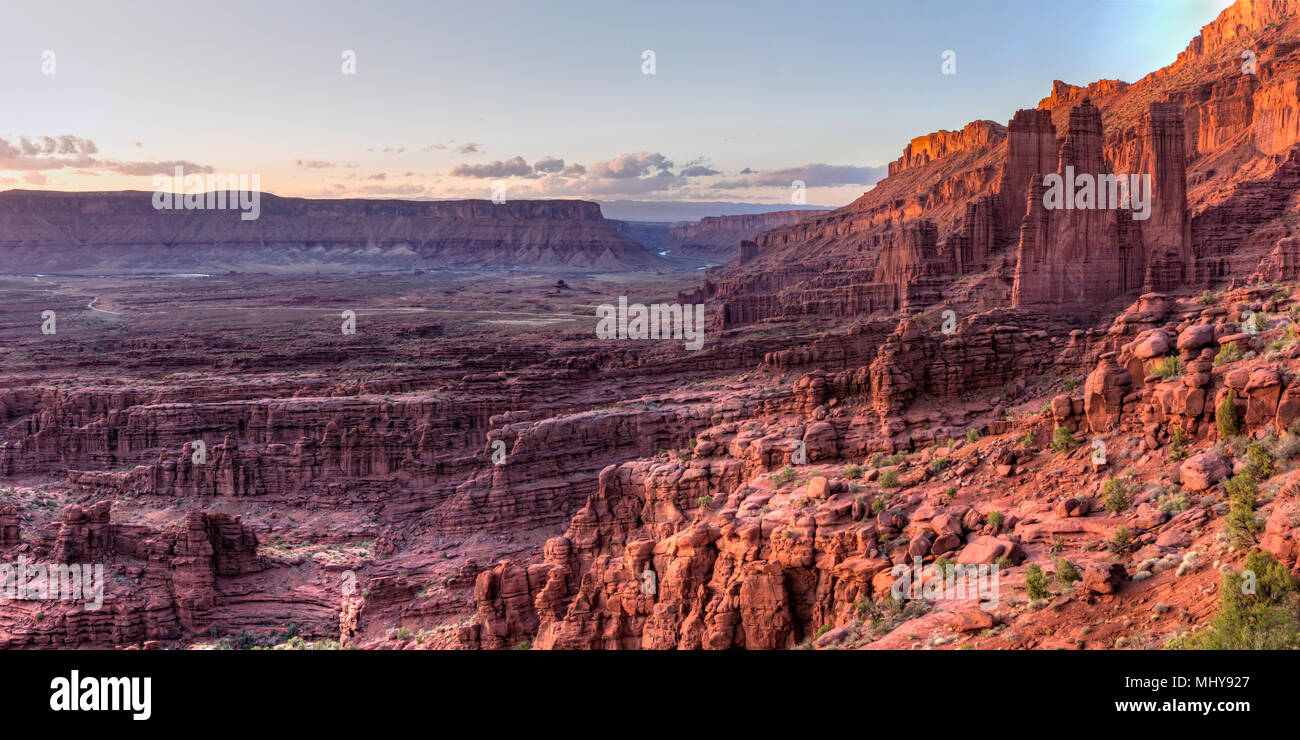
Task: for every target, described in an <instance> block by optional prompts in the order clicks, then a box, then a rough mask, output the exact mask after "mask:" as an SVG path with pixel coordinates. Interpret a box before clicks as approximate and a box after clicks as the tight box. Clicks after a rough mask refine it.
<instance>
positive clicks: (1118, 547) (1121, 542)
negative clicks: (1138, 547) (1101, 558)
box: [1106, 527, 1133, 555]
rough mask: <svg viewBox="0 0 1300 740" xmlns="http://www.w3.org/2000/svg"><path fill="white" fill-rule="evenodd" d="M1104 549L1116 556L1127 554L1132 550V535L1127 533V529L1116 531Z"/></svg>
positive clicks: (1121, 528)
mask: <svg viewBox="0 0 1300 740" xmlns="http://www.w3.org/2000/svg"><path fill="white" fill-rule="evenodd" d="M1106 549H1108V550H1110V551H1111V552H1113V553H1115V554H1116V555H1124V554H1127V553H1128V551H1129V550H1132V549H1133V533H1132V532H1130V531H1129V529H1128V527H1120V528H1119V529H1116V530H1115V535H1114V536H1113V537H1111V538H1110V541H1109V542H1107V543H1106Z"/></svg>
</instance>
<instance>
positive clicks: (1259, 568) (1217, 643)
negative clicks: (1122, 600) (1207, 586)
mask: <svg viewBox="0 0 1300 740" xmlns="http://www.w3.org/2000/svg"><path fill="white" fill-rule="evenodd" d="M1248 573H1250V574H1253V575H1254V583H1253V585H1254V588H1253V589H1252V588H1250V585H1251V579H1249V578H1248V577H1247V574H1248ZM1250 591H1253V592H1254V593H1250ZM1297 592H1300V582H1297V581H1296V579H1295V577H1294V576H1292V575H1291V574H1290V572H1288V571H1287V569H1286V567H1285V566H1283V565H1282V564H1280V563H1278V562H1277V560H1276V559H1274V558H1273V556H1272V555H1269V554H1268V553H1266V552H1260V551H1255V552H1252V553H1251V554H1250V555H1249V556H1247V558H1246V569H1245V571H1243V572H1242V574H1241V575H1235V574H1232V573H1226V574H1224V576H1223V580H1222V582H1220V584H1219V613H1218V614H1216V615H1215V617H1214V619H1213V620H1211V622H1210V624H1209V625H1208V626H1207V627H1206V628H1205V629H1203V630H1201V631H1199V632H1194V633H1192V634H1189V635H1182V636H1180V637H1176V638H1174V639H1173V640H1170V641H1169V643H1168V644H1167V645H1165V649H1167V650H1295V649H1296V648H1298V647H1300V609H1297Z"/></svg>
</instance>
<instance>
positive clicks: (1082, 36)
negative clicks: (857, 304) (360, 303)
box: [0, 0, 1230, 206]
mask: <svg viewBox="0 0 1300 740" xmlns="http://www.w3.org/2000/svg"><path fill="white" fill-rule="evenodd" d="M1229 4H1230V2H1229V1H1228V0H1081V1H1078V2H1057V1H1055V0H1023V1H1021V0H996V1H995V0H906V1H901V2H900V1H899V0H893V1H892V2H876V1H875V0H835V1H825V2H823V1H820V0H804V1H802V2H794V1H793V0H790V1H787V2H768V1H764V0H746V1H744V2H711V1H710V0H688V1H681V2H679V1H677V0H631V1H627V0H592V1H590V2H580V1H577V0H573V1H564V0H553V1H550V2H543V1H542V0H537V1H536V2H527V1H526V0H474V1H472V2H465V1H459V2H438V1H434V0H425V1H424V2H417V1H415V0H411V1H407V2H384V1H383V0H375V1H367V2H357V1H355V0H354V1H352V2H338V1H333V0H326V1H322V2H305V1H303V2H289V1H285V2H276V1H274V0H261V1H253V2H244V1H243V0H226V1H224V2H214V3H204V4H202V5H199V4H192V3H177V2H174V1H169V2H154V1H152V0H134V1H133V2H129V3H126V2H111V3H110V2H102V1H100V0H82V1H78V2H61V1H60V0H40V1H37V0H22V1H21V2H20V1H17V0H0V17H2V18H3V19H4V22H3V24H0V101H3V105H0V111H3V115H0V190H3V189H9V188H28V189H48V190H122V189H136V190H154V189H155V188H156V187H159V186H161V187H169V186H170V185H169V183H168V181H166V180H162V181H159V180H156V179H155V175H160V174H162V175H171V174H173V173H174V171H175V167H176V166H178V165H179V166H181V167H183V168H184V171H185V172H186V173H187V174H195V173H204V172H206V173H219V174H247V175H253V174H255V175H257V176H258V180H259V182H260V186H261V189H262V190H264V191H266V192H271V193H275V194H278V195H285V196H304V197H396V198H488V197H491V196H492V195H493V188H494V187H502V188H504V193H503V194H504V195H506V196H507V197H510V198H540V197H560V198H584V199H589V200H614V199H633V200H670V201H691V200H697V201H700V200H708V201H716V200H728V201H743V202H753V203H773V204H780V203H790V202H791V200H792V195H793V193H794V191H793V189H792V188H793V184H794V182H795V181H801V182H803V183H804V185H805V186H806V192H805V194H804V197H805V199H806V202H807V203H809V204H819V205H829V206H839V205H843V204H845V203H848V202H850V201H852V200H853V199H854V198H856V197H858V196H860V195H861V194H862V193H863V192H864V191H865V190H866V189H867V188H868V187H869V186H870V185H871V184H872V183H873V182H875V181H876V180H877V179H879V178H880V177H882V176H883V175H884V172H885V168H886V167H887V165H888V163H889V162H890V161H892V160H894V159H896V158H898V156H899V155H900V153H901V151H902V149H903V148H904V147H905V146H906V145H907V142H908V141H909V140H911V139H912V138H913V137H916V136H920V135H923V134H925V133H928V132H931V131H936V130H939V129H960V128H961V127H962V126H964V125H965V124H966V123H967V122H969V121H972V120H975V119H985V118H986V119H991V120H994V121H998V122H1000V123H1006V121H1007V120H1008V119H1009V118H1010V117H1011V115H1012V114H1013V113H1014V112H1015V111H1016V110H1017V109H1019V108H1029V107H1033V106H1035V105H1036V104H1037V103H1038V101H1039V100H1040V99H1041V98H1043V97H1046V96H1047V95H1048V94H1049V93H1050V91H1051V85H1052V80H1054V79H1061V80H1065V81H1066V82H1070V83H1072V84H1078V85H1084V84H1087V83H1089V82H1092V81H1095V80H1097V79H1101V78H1119V79H1122V80H1125V81H1129V82H1132V81H1135V80H1137V79H1139V78H1141V77H1142V76H1143V75H1145V74H1147V73H1148V72H1151V71H1153V70H1155V69H1157V68H1159V67H1162V66H1164V65H1167V64H1169V63H1170V62H1172V61H1173V60H1174V58H1175V57H1176V56H1177V54H1178V52H1180V51H1182V50H1183V49H1184V48H1185V47H1186V45H1187V43H1188V41H1190V40H1191V39H1192V37H1193V36H1195V35H1196V33H1197V32H1199V30H1200V27H1201V26H1203V25H1205V24H1206V23H1209V22H1210V21H1211V20H1213V19H1214V17H1215V16H1216V15H1217V14H1218V13H1219V11H1220V10H1222V9H1223V8H1224V7H1226V6H1227V5H1229ZM946 51H951V52H953V56H951V57H950V59H953V60H955V74H944V70H943V64H944V61H945V60H944V53H945V52H946ZM646 52H652V53H653V54H652V55H648V54H647V53H646ZM949 69H950V70H952V67H950V68H949ZM349 72H354V73H349ZM648 72H653V74H650V73H648Z"/></svg>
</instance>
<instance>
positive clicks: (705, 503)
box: [696, 493, 713, 509]
mask: <svg viewBox="0 0 1300 740" xmlns="http://www.w3.org/2000/svg"><path fill="white" fill-rule="evenodd" d="M696 501H698V502H699V504H700V508H701V509H711V508H713V495H712V494H708V493H706V494H704V495H703V496H700V497H699V498H698V499H696Z"/></svg>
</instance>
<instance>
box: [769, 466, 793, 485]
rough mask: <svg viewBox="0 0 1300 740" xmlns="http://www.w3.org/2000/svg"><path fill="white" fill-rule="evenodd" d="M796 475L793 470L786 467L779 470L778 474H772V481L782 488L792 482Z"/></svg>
mask: <svg viewBox="0 0 1300 740" xmlns="http://www.w3.org/2000/svg"><path fill="white" fill-rule="evenodd" d="M798 475H799V473H797V472H795V469H794V468H792V467H790V466H789V465H787V466H785V467H784V468H781V471H780V472H778V473H773V474H772V480H773V481H775V482H776V484H777V485H778V486H784V485H785V484H787V483H789V482H790V481H792V480H794V479H795V477H796V476H798Z"/></svg>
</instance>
